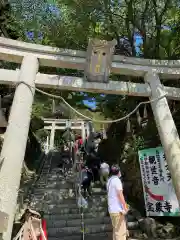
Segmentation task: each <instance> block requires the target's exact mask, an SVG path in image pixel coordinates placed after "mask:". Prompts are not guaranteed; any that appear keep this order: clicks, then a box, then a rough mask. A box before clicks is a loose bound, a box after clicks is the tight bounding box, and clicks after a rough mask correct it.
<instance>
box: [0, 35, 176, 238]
mask: <svg viewBox="0 0 180 240" xmlns="http://www.w3.org/2000/svg"><path fill="white" fill-rule="evenodd" d="M0 59H1V60H5V61H9V62H15V63H20V64H21V68H20V69H17V70H16V71H13V70H7V69H0V83H1V84H10V85H11V84H17V87H16V90H15V95H14V100H13V104H12V108H11V113H10V116H9V123H8V127H7V130H6V133H5V137H4V143H3V147H2V151H1V155H0V161H1V162H0V166H1V167H0V168H1V169H0V233H1V236H0V239H3V240H10V239H11V232H12V227H13V220H14V214H15V209H16V201H17V194H18V189H19V184H20V178H21V169H22V163H23V160H24V154H25V148H26V142H27V136H28V130H29V123H30V118H31V110H32V103H33V98H34V93H35V86H36V87H43V88H58V89H61V90H72V91H84V92H97V93H104V94H116V95H130V96H142V97H149V98H150V100H153V99H156V98H157V97H162V98H161V99H159V100H158V101H154V102H151V106H152V110H153V113H154V117H155V120H156V124H157V127H158V131H159V135H160V138H161V142H162V145H163V148H164V151H165V154H166V158H167V163H168V166H169V170H170V172H171V175H172V180H173V183H174V187H175V191H176V194H177V198H178V200H179V202H180V139H179V136H178V133H177V129H176V126H175V124H174V121H173V118H172V115H171V112H170V109H169V106H168V102H167V99H174V100H180V89H178V88H172V87H165V86H163V85H162V84H161V81H160V79H161V78H163V79H164V78H166V79H179V78H180V61H158V60H149V59H139V58H130V57H125V56H113V57H112V64H111V72H112V73H116V74H121V75H130V76H141V77H143V78H144V81H145V83H143V84H142V83H133V82H115V81H110V82H108V83H95V82H86V81H84V79H82V78H78V77H66V76H58V75H47V74H42V73H38V69H39V66H50V67H58V68H69V69H78V70H83V69H85V66H86V52H83V51H76V50H63V49H57V48H52V47H48V46H41V45H35V44H30V43H25V42H20V41H14V40H10V39H6V38H0ZM98 69H99V65H98ZM165 94H166V97H163V96H164V95H165Z"/></svg>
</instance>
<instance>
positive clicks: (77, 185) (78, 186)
mask: <svg viewBox="0 0 180 240" xmlns="http://www.w3.org/2000/svg"><path fill="white" fill-rule="evenodd" d="M80 156H81V154H80ZM80 156H78V155H77V154H76V155H75V161H74V164H73V171H74V174H75V176H76V181H75V183H74V188H75V196H76V203H77V205H78V199H79V198H81V206H82V192H81V179H82V173H81V169H80V167H81V161H80V159H78V157H79V158H80ZM78 208H79V214H80V216H81V232H82V240H84V239H85V224H84V209H83V207H79V205H78Z"/></svg>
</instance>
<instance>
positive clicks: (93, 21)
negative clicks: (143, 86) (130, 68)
mask: <svg viewBox="0 0 180 240" xmlns="http://www.w3.org/2000/svg"><path fill="white" fill-rule="evenodd" d="M10 4H11V8H9V11H4V13H3V14H4V15H3V16H4V17H3V19H5V20H6V22H7V24H6V27H7V32H11V31H12V32H14V36H15V38H16V39H21V40H25V41H30V42H34V43H41V44H47V45H51V46H55V47H61V48H71V49H80V50H85V49H86V47H87V43H88V39H89V38H94V37H98V38H103V39H107V40H111V39H112V38H115V39H116V40H117V42H118V49H119V51H118V54H124V51H126V50H127V48H129V49H131V50H130V52H131V54H132V55H134V56H135V55H139V56H140V57H144V58H157V59H178V58H179V56H180V42H179V38H180V28H179V26H180V9H179V3H178V1H176V0H158V1H155V0H152V1H149V0H145V1H142V0H122V1H118V0H113V1H110V0H88V1H87V0H54V1H47V2H46V1H43V0H41V1H37V0H35V1H33V4H32V2H31V1H29V0H23V1H20V0H11V1H10ZM48 4H51V5H52V6H55V7H57V8H58V9H59V10H58V13H57V11H51V10H48V9H49V8H48ZM3 21H4V20H3ZM3 26H5V25H3ZM27 31H32V32H34V38H33V40H30V39H28V38H27V35H26V32H27ZM39 33H42V35H43V38H40V37H39ZM137 35H140V36H141V38H142V43H140V50H139V51H138V53H137V51H136V44H137V43H136V41H135V36H137ZM10 37H11V35H10ZM122 39H126V42H128V44H127V43H126V42H123V43H122V42H121V40H122ZM124 49H125V50H124ZM40 71H41V72H45V73H56V74H63V75H76V76H83V72H81V71H74V70H70V69H53V68H41V69H40ZM111 77H112V80H116V81H121V80H125V81H136V82H141V81H142V79H137V78H133V79H132V78H131V77H128V78H127V77H124V76H116V75H112V76H111ZM175 84H176V83H173V84H172V85H173V86H175ZM49 92H50V93H53V94H56V95H61V96H63V97H64V98H65V99H66V100H67V102H68V103H69V104H70V105H72V106H73V107H75V108H76V109H78V110H79V111H81V112H82V113H84V114H85V115H88V116H90V117H92V118H96V119H98V120H99V119H105V118H107V119H116V118H120V117H122V116H124V115H126V114H127V113H129V112H130V111H132V110H133V109H134V107H135V106H136V105H137V104H138V103H139V102H140V101H142V100H144V99H142V98H135V97H133V98H132V97H127V96H113V95H106V96H101V95H98V94H95V93H91V94H90V93H88V94H83V93H80V92H79V93H78V92H77V93H75V92H70V91H66V92H60V91H57V90H54V89H53V90H50V91H49ZM92 97H93V98H95V99H96V102H97V112H93V111H89V110H88V109H87V107H86V106H84V104H83V103H82V100H83V99H91V98H92ZM56 105H57V106H62V103H61V101H58V100H57V101H56ZM178 107H179V105H176V111H175V112H178ZM51 112H52V100H51V99H49V97H47V96H43V95H41V94H36V98H35V102H34V105H33V115H32V117H33V119H35V120H34V121H35V122H36V124H37V126H38V127H39V128H40V127H41V122H40V121H39V119H40V118H41V117H42V116H44V117H45V116H48V115H49V114H51ZM66 114H67V115H68V116H71V117H77V116H76V114H74V113H72V111H70V110H68V111H66ZM148 115H149V116H150V117H152V112H151V109H149V110H148ZM130 120H131V127H132V129H133V130H132V137H133V138H132V139H133V141H134V143H135V146H136V148H133V149H134V151H136V150H137V147H138V148H139V147H142V146H143V144H144V143H146V142H147V140H146V138H147V136H145V134H146V135H148V134H147V133H148V131H152V129H153V131H152V132H153V133H154V134H152V135H153V136H154V138H157V129H156V128H155V124H154V123H153V126H151V124H149V123H148V125H147V127H146V128H145V129H142V128H141V127H140V126H139V124H138V123H137V118H136V114H134V115H133V116H132V117H131V118H130ZM177 121H178V120H177ZM149 122H152V121H151V120H150V121H149ZM36 124H35V125H36ZM119 124H120V125H122V126H123V127H124V124H122V123H121V122H120V123H119ZM38 127H35V126H34V129H38ZM96 127H97V128H98V129H99V128H101V124H96ZM38 131H40V135H43V134H44V133H43V131H42V130H38ZM158 141H159V139H158V138H157V142H158ZM143 142H144V143H143ZM148 143H149V140H148ZM135 149H136V150H135Z"/></svg>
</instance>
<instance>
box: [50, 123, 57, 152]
mask: <svg viewBox="0 0 180 240" xmlns="http://www.w3.org/2000/svg"><path fill="white" fill-rule="evenodd" d="M55 127H56V124H55V123H54V122H53V123H52V128H51V135H50V145H49V149H50V150H53V149H54V138H55Z"/></svg>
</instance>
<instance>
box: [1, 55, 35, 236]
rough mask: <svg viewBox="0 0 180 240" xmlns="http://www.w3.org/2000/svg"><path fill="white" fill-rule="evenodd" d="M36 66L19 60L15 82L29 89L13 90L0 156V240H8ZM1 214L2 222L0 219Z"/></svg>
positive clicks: (31, 59) (32, 61)
mask: <svg viewBox="0 0 180 240" xmlns="http://www.w3.org/2000/svg"><path fill="white" fill-rule="evenodd" d="M38 66H39V64H38V59H37V58H36V57H35V56H33V55H27V56H25V57H24V59H23V61H22V65H21V70H20V75H19V82H22V81H24V82H25V83H27V84H29V85H31V86H32V87H33V88H31V87H29V86H27V85H25V84H23V83H20V84H19V85H18V86H17V88H16V91H15V95H14V100H13V104H12V108H11V113H10V116H9V123H8V127H7V130H6V133H5V137H4V143H3V146H2V151H1V155H0V159H1V161H3V162H2V167H1V169H0V224H1V223H3V222H4V229H0V230H1V231H0V239H3V240H10V239H11V233H12V227H13V221H14V215H15V211H16V203H17V195H18V189H19V184H20V179H21V170H22V163H23V160H24V155H25V149H26V144H27V137H28V132H29V124H30V119H31V110H32V103H33V98H34V92H35V88H34V87H35V79H36V73H37V71H38ZM4 215H6V216H7V218H6V219H3V216H4ZM0 228H1V227H0ZM1 233H2V234H1Z"/></svg>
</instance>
